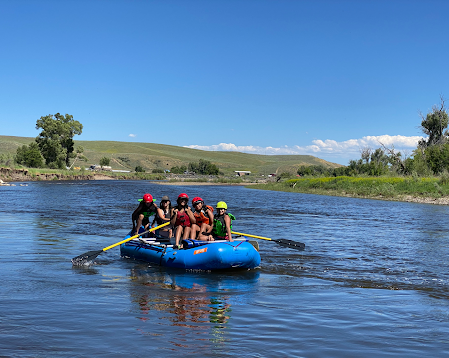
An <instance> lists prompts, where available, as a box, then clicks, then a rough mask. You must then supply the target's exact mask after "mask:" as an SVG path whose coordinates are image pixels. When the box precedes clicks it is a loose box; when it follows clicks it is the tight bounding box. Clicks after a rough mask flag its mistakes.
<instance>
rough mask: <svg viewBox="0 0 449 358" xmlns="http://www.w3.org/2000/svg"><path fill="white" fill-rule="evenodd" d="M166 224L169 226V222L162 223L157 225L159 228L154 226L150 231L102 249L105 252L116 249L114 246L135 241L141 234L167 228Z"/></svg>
mask: <svg viewBox="0 0 449 358" xmlns="http://www.w3.org/2000/svg"><path fill="white" fill-rule="evenodd" d="M168 224H170V221H167V222H166V223H164V224H162V225H159V226H156V227H154V228H152V229H150V230H147V231H144V232H141V233H140V234H137V235H134V236H131V237H130V238H128V239H125V240H122V241H120V242H117V243H115V244H113V245H111V246H108V247H105V248H104V249H103V251H106V250H109V249H112V248H113V247H116V246H119V245H121V244H124V243H125V242H128V241H131V240H133V239H135V238H138V237H139V236H142V235H143V234H146V233H148V232H153V231H155V230H158V229H160V228H161V227H164V226H167V225H168Z"/></svg>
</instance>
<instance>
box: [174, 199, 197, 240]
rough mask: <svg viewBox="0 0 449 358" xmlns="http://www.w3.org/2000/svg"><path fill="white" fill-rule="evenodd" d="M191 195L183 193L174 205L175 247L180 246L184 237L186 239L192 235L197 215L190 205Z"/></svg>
mask: <svg viewBox="0 0 449 358" xmlns="http://www.w3.org/2000/svg"><path fill="white" fill-rule="evenodd" d="M188 203H189V196H188V195H187V194H185V193H181V194H179V196H178V199H177V200H176V204H177V205H176V206H175V207H173V209H172V213H171V223H172V225H173V227H174V229H173V230H174V234H175V247H176V248H179V242H180V241H181V235H182V239H183V240H186V239H187V238H188V237H189V235H190V227H191V226H192V224H195V223H196V221H195V217H194V216H193V213H192V210H191V209H190V207H189V205H188Z"/></svg>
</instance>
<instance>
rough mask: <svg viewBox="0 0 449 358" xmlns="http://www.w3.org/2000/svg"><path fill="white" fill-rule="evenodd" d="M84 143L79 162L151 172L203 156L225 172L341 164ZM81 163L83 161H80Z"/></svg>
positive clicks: (13, 144)
mask: <svg viewBox="0 0 449 358" xmlns="http://www.w3.org/2000/svg"><path fill="white" fill-rule="evenodd" d="M33 140H34V138H29V137H11V136H0V154H6V153H11V154H15V152H16V150H17V148H18V147H19V146H22V145H24V144H29V143H31V142H32V141H33ZM77 145H81V146H83V147H84V154H85V156H86V157H87V158H88V159H89V160H88V162H77V163H76V165H79V166H81V165H84V166H86V167H87V166H89V165H92V164H98V163H99V162H100V159H101V158H102V157H108V158H110V159H111V164H110V165H111V167H112V169H126V170H134V168H135V167H136V166H138V165H140V166H142V167H143V168H144V169H145V170H146V171H147V172H148V171H151V170H152V169H156V168H157V169H170V168H171V167H173V166H176V165H177V166H179V165H183V164H184V165H188V163H189V162H198V160H200V159H204V160H209V161H210V162H212V163H214V164H216V165H218V167H219V168H220V170H221V171H222V172H224V173H225V174H230V173H232V172H234V171H235V170H249V171H251V172H252V173H254V174H264V175H267V174H270V173H278V174H280V173H282V172H292V173H296V170H297V168H298V167H299V166H301V165H323V166H326V167H331V168H337V167H340V166H341V165H340V164H336V163H330V162H327V161H325V160H323V159H319V158H316V157H313V156H311V155H259V154H247V153H240V152H211V151H204V150H198V149H190V148H184V147H177V146H173V145H165V144H154V143H134V142H133V143H131V142H109V141H80V140H76V141H75V146H77ZM78 163H79V164H78Z"/></svg>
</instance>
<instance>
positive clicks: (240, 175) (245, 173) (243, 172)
mask: <svg viewBox="0 0 449 358" xmlns="http://www.w3.org/2000/svg"><path fill="white" fill-rule="evenodd" d="M235 172H236V173H237V174H236V176H239V177H242V176H244V175H250V174H251V172H250V171H249V170H236V171H235Z"/></svg>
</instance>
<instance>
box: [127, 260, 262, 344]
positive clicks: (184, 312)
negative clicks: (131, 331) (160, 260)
mask: <svg viewBox="0 0 449 358" xmlns="http://www.w3.org/2000/svg"><path fill="white" fill-rule="evenodd" d="M130 278H131V282H132V283H133V284H132V285H130V289H131V301H132V302H133V303H134V305H135V308H136V309H135V311H136V312H138V315H137V318H138V319H139V320H140V321H144V322H152V324H149V325H148V326H146V329H147V330H148V331H147V332H146V334H150V335H151V334H155V333H154V332H157V331H158V328H157V326H155V325H154V324H155V323H157V324H158V325H164V324H167V323H168V322H169V324H170V326H172V327H177V331H178V334H177V335H176V336H177V340H176V342H173V344H175V345H189V344H190V343H188V342H191V341H204V340H208V341H212V342H214V343H220V342H224V341H225V340H226V330H227V329H228V323H229V321H230V319H231V318H232V314H231V312H232V309H231V307H232V302H233V301H234V302H238V301H239V300H242V299H243V300H244V299H245V298H246V297H249V295H251V292H254V291H255V290H257V288H258V278H259V272H258V271H257V270H252V271H245V272H237V273H199V272H183V271H179V270H176V271H170V270H162V269H155V268H147V269H142V268H139V267H137V268H132V269H131V272H130ZM159 328H160V327H159ZM197 343H198V342H197Z"/></svg>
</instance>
